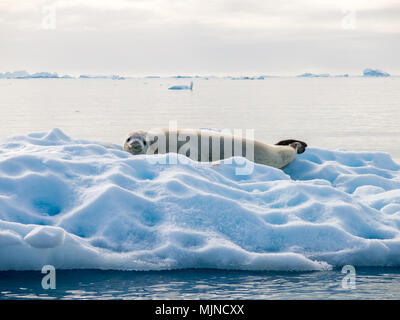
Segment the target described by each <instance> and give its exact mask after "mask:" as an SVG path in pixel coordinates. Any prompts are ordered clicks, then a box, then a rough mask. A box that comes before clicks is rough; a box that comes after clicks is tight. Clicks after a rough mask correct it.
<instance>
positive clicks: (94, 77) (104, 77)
mask: <svg viewBox="0 0 400 320" xmlns="http://www.w3.org/2000/svg"><path fill="white" fill-rule="evenodd" d="M79 79H111V80H125V78H124V77H121V76H119V75H115V74H113V75H89V74H81V75H80V76H79Z"/></svg>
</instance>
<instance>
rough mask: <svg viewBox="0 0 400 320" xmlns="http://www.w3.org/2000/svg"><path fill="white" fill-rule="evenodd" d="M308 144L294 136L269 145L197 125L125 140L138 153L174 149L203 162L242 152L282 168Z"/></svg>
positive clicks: (127, 148) (132, 135)
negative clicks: (193, 127)
mask: <svg viewBox="0 0 400 320" xmlns="http://www.w3.org/2000/svg"><path fill="white" fill-rule="evenodd" d="M306 147H307V144H306V143H305V142H303V141H300V140H294V139H288V140H282V141H279V142H277V143H276V144H275V145H269V144H265V143H263V142H260V141H256V140H252V139H246V138H242V137H238V136H234V135H231V134H225V133H223V132H216V131H211V130H194V129H177V130H169V129H157V130H152V131H134V132H131V133H130V134H129V135H128V138H126V140H125V143H124V150H125V151H128V152H130V153H132V154H134V155H139V154H147V155H151V154H163V153H170V152H174V153H179V154H183V155H185V156H187V157H189V158H191V159H192V160H195V161H202V162H214V161H218V160H223V159H227V158H230V157H233V156H241V157H245V158H247V159H248V160H250V161H253V162H255V163H259V164H264V165H267V166H271V167H275V168H279V169H282V168H284V167H286V166H287V165H288V164H289V163H290V162H292V161H293V160H294V158H295V157H296V155H297V154H300V153H303V152H304V151H305V150H306Z"/></svg>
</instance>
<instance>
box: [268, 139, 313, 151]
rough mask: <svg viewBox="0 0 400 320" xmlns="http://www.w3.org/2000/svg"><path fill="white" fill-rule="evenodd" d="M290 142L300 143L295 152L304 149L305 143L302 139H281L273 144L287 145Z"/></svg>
mask: <svg viewBox="0 0 400 320" xmlns="http://www.w3.org/2000/svg"><path fill="white" fill-rule="evenodd" d="M292 143H300V145H301V148H298V149H297V153H303V152H304V151H306V148H307V143H305V142H304V141H300V140H294V139H287V140H281V141H279V142H277V143H275V145H276V146H289V145H291V144H292Z"/></svg>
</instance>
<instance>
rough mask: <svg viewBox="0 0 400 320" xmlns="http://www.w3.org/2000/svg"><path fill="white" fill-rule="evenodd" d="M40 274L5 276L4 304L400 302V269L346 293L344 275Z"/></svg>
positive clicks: (1, 278) (363, 273)
mask: <svg viewBox="0 0 400 320" xmlns="http://www.w3.org/2000/svg"><path fill="white" fill-rule="evenodd" d="M43 276H44V275H43V274H41V272H40V271H30V272H21V271H19V272H16V271H13V272H0V299H400V269H399V268H397V269H393V268H365V269H361V268H360V269H358V270H356V278H355V289H344V288H343V287H342V280H343V277H344V276H345V274H342V273H341V270H339V269H337V270H333V271H324V272H303V273H287V272H286V273H282V272H275V273H274V272H242V271H224V270H181V271H159V272H154V271H151V272H130V271H100V270H81V271H80V270H70V271H57V273H56V289H54V290H52V289H48V290H44V289H43V288H42V287H41V281H42V277H43Z"/></svg>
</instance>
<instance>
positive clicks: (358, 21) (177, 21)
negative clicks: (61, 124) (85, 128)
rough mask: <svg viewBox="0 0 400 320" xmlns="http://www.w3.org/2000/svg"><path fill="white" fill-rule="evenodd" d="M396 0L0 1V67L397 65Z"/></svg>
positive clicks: (193, 69)
mask: <svg viewBox="0 0 400 320" xmlns="http://www.w3.org/2000/svg"><path fill="white" fill-rule="evenodd" d="M399 57H400V1H399V0H358V1H352V0H271V1H269V0H60V1H43V0H26V1H25V0H1V1H0V72H5V71H14V70H21V69H25V70H27V71H28V72H37V71H56V72H58V73H59V74H66V73H67V74H72V75H79V74H84V73H90V74H120V75H132V76H135V75H175V74H200V75H210V74H216V75H228V74H229V75H255V74H271V75H296V74H300V73H303V72H315V73H318V72H319V73H331V74H341V73H349V74H361V73H362V70H363V69H364V68H366V67H373V68H379V69H382V70H385V71H387V72H389V73H392V74H400V59H399Z"/></svg>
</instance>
